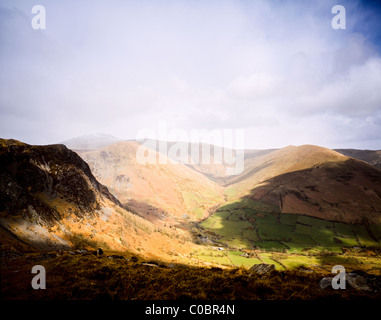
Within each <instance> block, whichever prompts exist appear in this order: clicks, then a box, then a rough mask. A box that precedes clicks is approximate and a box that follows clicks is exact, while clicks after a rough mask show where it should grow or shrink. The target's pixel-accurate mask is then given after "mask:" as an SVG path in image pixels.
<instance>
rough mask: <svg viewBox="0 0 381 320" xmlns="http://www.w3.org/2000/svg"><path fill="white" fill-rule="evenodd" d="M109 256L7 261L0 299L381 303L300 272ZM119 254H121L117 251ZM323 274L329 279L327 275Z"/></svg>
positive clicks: (37, 255) (363, 293)
mask: <svg viewBox="0 0 381 320" xmlns="http://www.w3.org/2000/svg"><path fill="white" fill-rule="evenodd" d="M110 254H112V253H111V252H106V253H105V254H104V255H102V256H95V255H93V254H91V253H90V252H87V253H83V254H76V255H70V254H69V253H67V252H66V253H63V254H61V255H60V256H54V255H53V257H52V256H49V255H47V254H46V253H33V254H25V255H23V256H15V257H7V259H6V260H3V261H2V265H1V285H2V291H1V294H2V299H10V300H14V299H16V300H18V299H22V300H25V299H28V300H29V299H30V300H35V299H47V300H50V299H63V300H93V299H102V300H103V299H105V300H184V299H185V300H187V299H200V300H263V299H264V300H289V299H292V300H294V299H307V300H314V299H354V298H366V299H381V293H372V294H369V293H367V292H366V291H359V290H356V289H353V288H347V289H346V290H333V289H332V288H328V289H324V290H322V289H320V287H319V281H320V279H321V278H322V277H323V276H324V275H323V274H319V273H306V272H303V271H301V270H293V271H286V272H277V271H273V272H272V273H271V274H270V275H268V276H259V275H255V274H250V272H249V271H248V270H247V269H245V268H233V269H220V268H205V267H203V268H198V267H189V266H183V265H160V263H157V266H150V265H144V264H142V262H143V261H142V260H141V259H140V258H137V259H136V258H132V256H131V254H124V257H125V258H129V259H130V260H129V261H127V260H126V259H123V258H119V259H110V258H108V256H110ZM119 254H120V253H119ZM36 264H40V265H43V266H44V267H45V268H46V285H47V288H46V290H33V289H32V287H31V284H30V283H31V280H32V278H33V276H34V275H32V274H31V269H32V266H33V265H36ZM326 276H332V275H331V274H327V275H326Z"/></svg>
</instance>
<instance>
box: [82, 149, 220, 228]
mask: <svg viewBox="0 0 381 320" xmlns="http://www.w3.org/2000/svg"><path fill="white" fill-rule="evenodd" d="M139 146H140V144H139V143H138V142H135V141H123V142H119V143H116V144H113V145H110V146H108V147H105V148H102V149H100V150H96V151H87V152H86V151H79V152H78V154H79V155H80V156H81V157H82V158H83V159H84V160H85V161H86V162H87V163H88V164H89V166H90V167H91V170H92V172H93V173H94V175H95V176H96V177H97V179H99V181H100V182H102V183H103V184H104V185H106V186H107V187H108V188H109V190H110V191H111V192H112V193H113V194H114V195H116V197H117V198H118V199H119V200H120V201H121V202H122V203H123V205H125V206H126V207H128V208H129V209H130V210H133V211H135V212H137V213H139V214H141V215H143V216H144V217H146V218H147V219H149V220H151V221H153V222H155V223H159V224H160V223H164V222H171V221H172V219H174V220H183V219H184V218H189V219H191V220H198V219H201V218H203V217H204V216H206V215H207V214H208V212H209V211H211V210H213V208H214V207H215V206H217V205H218V204H220V203H222V202H223V201H224V193H223V189H222V188H221V187H220V186H219V185H218V184H216V183H215V182H213V181H211V180H209V179H208V178H207V177H205V176H204V175H203V174H201V173H199V172H196V171H194V170H192V169H190V168H188V167H187V166H186V165H184V164H181V163H171V162H170V161H169V159H167V158H166V157H164V159H165V162H166V163H162V164H160V163H159V155H158V153H157V152H155V153H154V154H155V158H156V159H157V163H154V164H149V163H147V164H141V163H139V161H138V160H137V156H136V154H137V151H138V148H139Z"/></svg>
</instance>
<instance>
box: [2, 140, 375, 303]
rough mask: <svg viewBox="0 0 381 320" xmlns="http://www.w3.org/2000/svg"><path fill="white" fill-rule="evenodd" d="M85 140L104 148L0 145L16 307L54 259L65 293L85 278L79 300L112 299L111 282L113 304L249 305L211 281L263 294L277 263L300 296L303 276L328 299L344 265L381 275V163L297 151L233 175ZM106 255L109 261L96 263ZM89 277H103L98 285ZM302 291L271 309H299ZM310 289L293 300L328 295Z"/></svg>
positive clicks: (266, 157)
mask: <svg viewBox="0 0 381 320" xmlns="http://www.w3.org/2000/svg"><path fill="white" fill-rule="evenodd" d="M78 141H79V142H80V146H81V147H83V146H84V145H90V146H96V148H97V149H91V148H89V149H86V150H80V149H76V148H75V145H73V147H74V148H73V150H74V151H72V150H70V149H68V148H66V147H65V146H63V145H50V146H30V145H27V144H25V143H22V142H19V141H16V140H5V139H1V141H0V142H1V143H0V147H1V148H0V161H1V172H0V199H1V207H0V226H1V228H0V236H1V246H0V252H1V256H2V262H1V271H2V275H1V277H2V284H3V283H4V284H5V288H7V289H6V295H9V297H13V298H15V297H16V296H15V295H16V292H17V290H16V289H15V288H14V287H16V288H17V287H18V285H16V283H17V282H20V281H21V282H23V281H24V280H23V276H22V275H21V274H19V273H18V270H19V268H21V269H26V268H29V267H30V264H31V263H32V261H34V259H35V258H33V257H39V256H41V257H47V258H46V259H45V258H42V260H44V265H46V266H47V267H48V268H50V269H49V270H50V271H49V273H50V274H52V273H53V274H54V277H53V279H51V281H52V282H51V285H53V286H62V284H61V283H62V281H64V276H63V274H66V273H70V272H74V273H76V274H77V277H78V279H81V280H80V281H81V282H80V286H82V288H83V290H82V289H80V288H79V287H78V289H76V290H79V293H78V295H77V296H76V297H77V298H78V299H82V298H85V299H88V298H89V299H90V298H92V297H94V296H97V297H98V296H102V292H101V290H100V289H99V288H100V287H99V286H100V285H101V284H100V281H101V280H102V279H110V281H111V282H110V283H108V282H107V284H105V286H106V288H107V290H106V291H107V292H109V293H107V294H106V296H105V298H107V299H109V298H110V299H116V298H117V299H131V298H132V297H134V298H137V299H140V298H141V299H156V298H157V299H172V298H176V299H177V298H179V297H180V296H181V293H180V292H177V291H176V290H185V291H184V292H193V293H192V294H191V296H192V297H195V298H201V299H206V298H209V297H210V295H211V294H212V296H211V297H216V298H224V299H231V298H237V297H242V296H244V293H242V296H241V295H237V294H236V293H234V294H233V295H231V294H232V293H227V294H226V295H225V294H224V293H218V294H217V293H216V292H214V291H213V290H214V289H213V288H212V287H211V286H209V284H208V283H209V282H208V281H212V280H211V279H214V278H215V277H217V275H218V274H220V273H222V274H223V276H222V278H224V279H225V280H224V281H228V279H231V281H232V282H233V283H235V281H238V280H237V279H238V278H239V277H246V278H245V279H247V280H245V281H249V282H250V283H251V282H252V281H253V280H252V279H251V277H252V276H253V275H252V274H250V272H249V270H250V268H251V267H252V266H254V265H259V264H264V265H273V266H274V267H275V271H274V272H275V273H274V274H273V276H274V277H275V278H277V277H284V275H282V274H283V272H287V275H290V276H291V275H292V277H291V278H290V283H293V285H291V287H292V286H294V290H296V291H297V290H298V289H297V288H298V281H300V279H302V278H303V279H304V278H305V279H309V280H308V281H310V280H311V279H312V278H313V279H314V280H313V283H314V285H315V287H316V285H317V283H318V282H316V281H317V279H318V278H319V277H320V278H321V277H322V275H327V274H329V273H330V270H331V269H332V267H333V266H334V265H343V266H344V267H345V268H346V269H347V270H349V271H356V270H360V271H361V272H363V273H366V274H367V275H374V276H381V274H380V272H381V171H380V170H379V169H377V168H376V167H375V166H374V165H371V164H368V163H366V162H364V161H362V160H358V159H355V158H350V157H348V156H345V155H344V154H342V153H339V152H336V151H333V150H330V149H326V148H322V147H317V146H310V145H306V146H300V147H294V146H288V147H285V148H283V149H276V150H246V151H245V169H244V171H243V172H242V174H241V175H238V176H226V175H225V168H226V167H225V166H220V167H218V166H217V167H214V166H213V165H212V164H209V165H202V164H193V165H187V164H185V163H172V162H170V161H168V163H167V164H161V165H160V164H155V165H153V164H151V165H150V164H148V165H147V164H146V165H143V164H140V163H138V162H137V161H136V151H137V148H138V147H139V143H138V142H136V141H116V142H115V141H110V144H107V143H106V145H104V144H105V142H104V139H103V140H102V143H100V144H99V143H92V144H89V143H87V144H86V141H84V140H83V139H79V140H78ZM74 142H75V140H74ZM213 148H214V147H213ZM213 148H212V150H213ZM156 157H159V154H156ZM97 248H102V249H103V250H104V252H105V255H104V256H103V257H97V256H95V257H93V255H92V253H91V252H92V251H93V250H96V249H97ZM114 256H116V257H119V258H116V260H114V258H113V257H114ZM120 257H122V258H120ZM108 258H109V259H108ZM37 259H39V258H37ZM94 259H95V260H94ZM45 260H46V261H45ZM28 261H29V262H28ZM71 268H74V269H73V270H71ZM89 268H90V269H94V268H95V269H94V270H98V271H94V272H95V273H97V274H98V273H99V275H96V276H94V277H95V278H94V279H93V278H92V277H93V276H92V275H91V274H92V273H91V272H90V273H91V274H90V273H88V271H87V270H88V269H89ZM59 270H61V271H59ZM70 270H71V271H70ZM120 270H125V272H129V273H130V274H136V277H137V278H139V277H140V278H139V279H141V281H143V282H144V283H145V282H147V281H149V282H150V283H154V282H157V283H158V284H157V285H158V286H160V284H163V283H167V284H168V285H170V286H175V287H177V289H175V291H176V292H174V293H171V294H169V293H168V292H163V291H160V290H161V289H160V290H159V289H155V290H156V292H157V293H156V295H154V296H152V295H150V294H149V292H148V291H146V290H144V288H143V287H141V286H140V285H139V284H137V283H135V282H134V283H135V286H136V290H138V288H140V289H139V290H140V291H139V292H138V291H136V292H135V291H134V292H133V293H132V292H130V293H127V292H129V291H128V290H130V289H128V290H127V289H126V287H125V286H124V285H123V286H122V287H118V286H119V285H116V283H114V282H113V281H112V280H111V278H110V275H111V274H112V275H113V277H114V276H115V275H117V277H120V279H124V278H125V276H124V275H122V274H121V273H120ZM137 270H140V271H139V272H140V275H138V274H137V273H136V272H138V271H137ZM152 270H155V271H154V273H152ZM213 270H214V271H213ZM216 270H219V271H218V272H217V271H216ZM57 272H58V273H57ZM184 272H185V273H187V274H188V275H187V277H190V278H191V279H194V281H198V280H197V279H199V280H200V281H206V284H207V285H206V289H205V290H204V291H203V292H197V293H196V292H194V288H193V286H194V285H195V283H194V282H192V281H185V280H184V281H185V282H184V283H179V284H175V283H176V282H178V281H179V280H176V279H178V277H184V274H183V273H184ZM216 272H217V273H216ZM4 275H5V276H4ZM24 276H25V275H24ZM8 277H9V278H8ZM20 277H21V278H20ZM98 277H99V279H98ZM131 277H132V276H131ZM131 277H129V280H128V281H132V280H131ZM218 277H219V276H218ZM237 277H238V278H237ZM311 277H312V278H311ZM91 279H93V280H94V281H95V282H94V281H93V280H91ZM219 279H221V278H219ZM255 279H256V284H252V285H254V286H256V285H258V281H259V280H258V279H257V278H255ZM297 279H299V280H297ZM123 281H125V280H123ZM123 281H122V282H123ZM126 281H127V280H126ZM134 281H135V280H134ZM163 281H164V282H163ZM213 281H214V280H213ZM216 281H217V280H216ZM218 281H221V280H218ZM266 281H267V280H266ZM269 281H270V280H269ZM303 281H304V280H303ZM311 281H312V280H311ZM93 282H94V283H97V284H96V286H98V287H97V288H98V289H95V291H94V290H93V288H92V285H91V283H93ZM270 282H271V281H270ZM113 283H114V284H113ZM123 283H124V282H123ZM225 285H226V286H228V287H230V284H229V285H228V284H227V283H226V282H225ZM263 285H264V284H263ZM267 285H268V284H266V286H267ZM285 285H286V284H285ZM78 286H79V285H78ZM181 286H184V287H181ZM311 286H312V284H311ZM291 287H290V288H291ZM234 288H235V289H231V290H232V292H236V290H241V289H237V288H236V287H234ZM290 288H288V289H286V288H283V289H282V290H285V291H283V293H281V292H280V291H279V292H278V291H277V292H273V294H274V295H271V297H273V298H277V297H278V298H282V297H283V298H285V297H286V296H287V294H289V292H291V291H292V289H290ZM295 288H296V289H295ZM151 289H152V288H151ZM151 289H150V290H151ZM310 289H311V291H310V293H308V291H309V290H306V292H304V293H303V295H302V296H299V295H298V294H295V295H293V296H294V297H295V298H297V297H299V298H308V297H309V298H311V297H313V296H315V295H317V296H321V295H322V294H323V295H325V294H326V293H327V292H320V291H316V292H315V289H316V288H312V287H311V288H310ZM68 290H69V291H70V290H74V289H73V287H72V288H71V289H68ZM126 290H127V291H126ZM134 290H135V289H134ZM147 290H148V289H147ZM253 290H254V291H255V290H256V289H253ZM287 290H288V291H287ZM290 290H291V291H290ZM316 290H317V289H316ZM69 291H65V290H64V291H60V290H59V291H57V292H51V293H50V294H51V296H48V297H46V298H49V297H50V298H54V297H57V296H60V295H62V296H63V297H67V295H68V294H69V293H68V292H69ZM270 291H271V290H270ZM12 292H13V293H12ZM86 292H87V293H86ZM212 292H214V293H212ZM356 292H357V291H356ZM358 293H359V294H360V293H361V292H358ZM213 294H214V295H213ZM246 294H247V292H246ZM361 294H362V293H361ZM364 294H368V293H364ZM179 295H180V296H179ZM249 296H250V297H251V298H253V299H258V298H259V299H260V298H263V296H261V295H249ZM249 296H248V297H249ZM28 298H29V297H28Z"/></svg>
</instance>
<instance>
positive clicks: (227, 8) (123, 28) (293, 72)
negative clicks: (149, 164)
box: [0, 0, 381, 149]
mask: <svg viewBox="0 0 381 320" xmlns="http://www.w3.org/2000/svg"><path fill="white" fill-rule="evenodd" d="M35 4H39V5H42V6H44V8H45V17H46V28H45V29H34V28H33V25H32V20H33V18H34V17H35V16H36V13H32V7H33V6H34V5H35ZM338 4H339V5H342V6H344V8H345V24H346V25H345V26H346V28H345V29H334V28H333V27H332V23H331V22H332V19H333V18H334V17H335V16H336V14H335V13H332V7H333V6H335V5H338ZM340 22H341V23H342V21H340ZM162 123H165V125H166V127H167V130H168V131H170V132H175V131H174V130H175V129H177V130H183V132H186V133H187V134H189V135H190V134H191V132H192V130H224V129H228V130H232V132H236V131H235V130H243V131H244V140H245V141H244V145H245V147H246V148H252V149H267V148H280V147H284V146H287V145H302V144H315V145H320V146H324V147H328V148H357V149H381V5H380V2H378V1H368V2H367V1H355V0H353V1H348V0H347V1H343V0H307V1H306V0H304V1H301V0H294V1H291V0H284V1H280V0H267V1H264V0H262V1H256V0H203V1H200V0H177V1H174V0H172V1H170V0H140V1H128V0H127V1H117V0H111V1H100V0H92V1H86V0H82V1H73V0H65V1H63V0H62V1H58V0H49V1H44V0H39V1H38V2H36V3H34V1H31V0H27V1H24V0H0V137H2V138H14V139H17V140H21V141H23V142H26V143H29V144H49V143H58V142H61V141H64V140H66V139H69V138H73V137H77V136H82V135H88V134H95V133H105V134H110V135H113V136H115V137H118V138H121V139H135V138H136V137H137V135H138V134H139V132H140V133H141V132H142V130H151V131H152V132H154V134H156V136H155V137H153V138H160V137H159V132H160V128H159V127H160V124H162Z"/></svg>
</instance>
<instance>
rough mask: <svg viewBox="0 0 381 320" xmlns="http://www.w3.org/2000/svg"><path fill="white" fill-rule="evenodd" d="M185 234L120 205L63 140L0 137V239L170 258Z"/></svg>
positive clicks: (23, 245) (24, 245)
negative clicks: (37, 143) (44, 141)
mask: <svg viewBox="0 0 381 320" xmlns="http://www.w3.org/2000/svg"><path fill="white" fill-rule="evenodd" d="M186 236H187V235H186V234H185V233H184V232H182V231H181V230H179V231H177V232H176V234H175V231H172V230H170V229H169V228H166V229H161V228H158V227H157V226H154V225H153V224H152V223H150V222H149V221H147V220H145V219H143V218H141V217H139V216H137V215H135V214H133V213H131V212H129V211H127V210H125V209H124V208H122V206H121V204H120V202H119V200H117V199H116V198H115V197H114V196H113V195H112V194H111V193H110V192H109V191H108V189H107V188H106V187H105V186H104V185H102V184H101V183H99V182H98V181H97V179H96V178H95V177H94V176H93V174H92V173H91V170H90V168H89V166H88V164H87V163H86V162H84V161H83V160H82V159H81V158H80V157H79V156H78V155H77V154H76V153H75V152H73V151H71V150H69V149H68V148H66V147H65V146H64V145H48V146H32V145H28V144H25V143H22V142H19V141H16V140H4V139H0V239H1V244H2V245H9V246H12V247H16V248H18V249H21V250H26V249H27V250H51V249H54V248H56V249H69V248H73V247H77V248H98V247H101V248H103V249H109V250H117V251H129V252H136V253H139V254H140V255H142V256H147V257H159V258H160V259H161V260H166V259H168V260H169V259H172V258H171V256H170V255H169V253H168V252H170V251H171V250H175V251H176V252H177V254H179V255H181V254H182V253H185V252H187V251H188V250H190V249H191V245H188V246H184V243H185V241H186Z"/></svg>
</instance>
